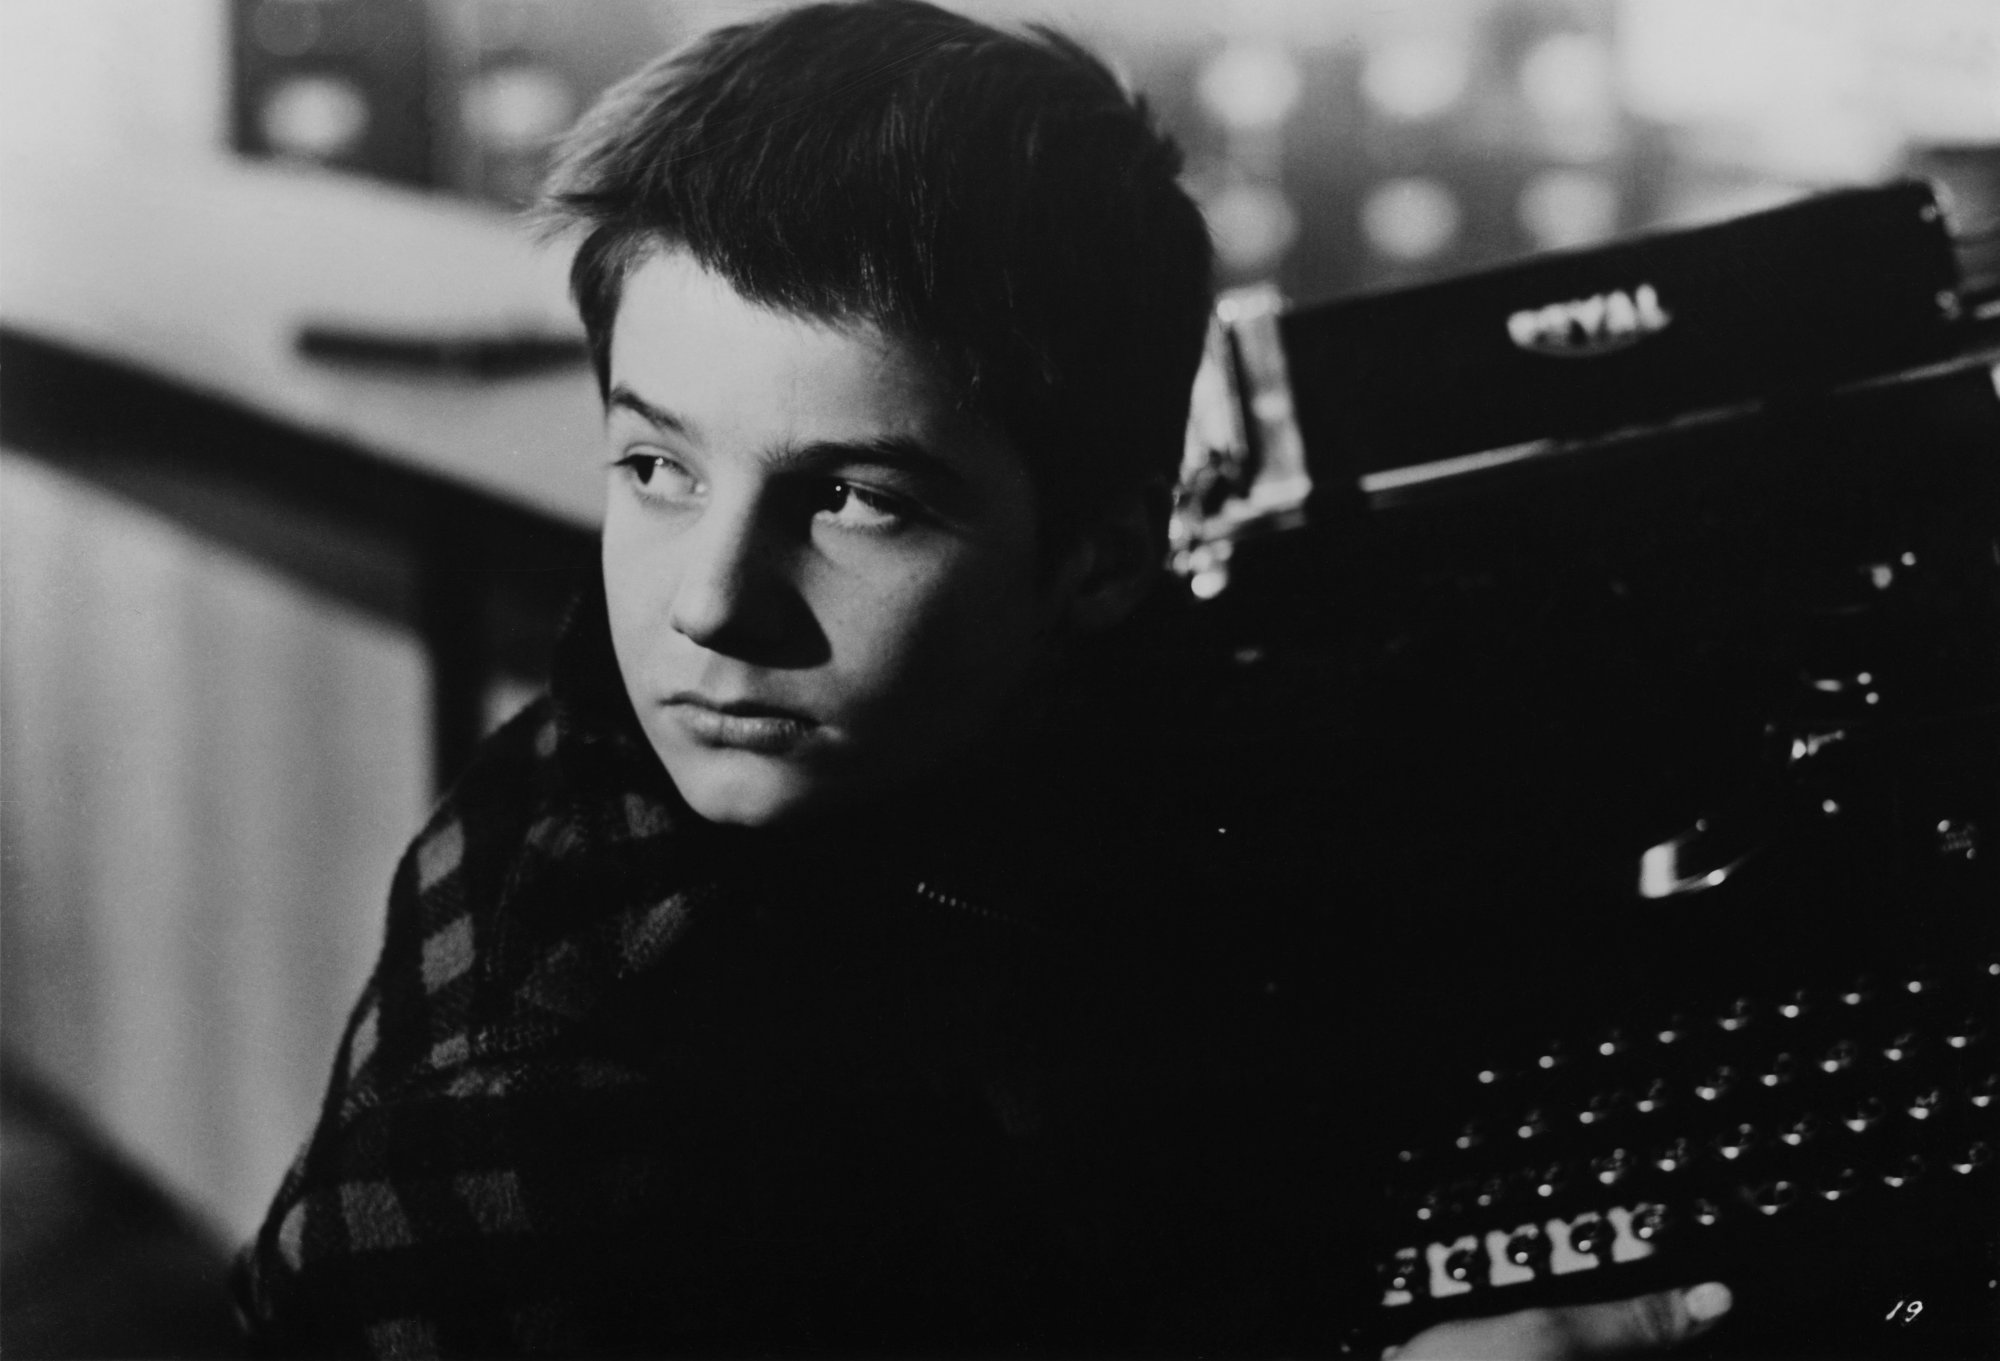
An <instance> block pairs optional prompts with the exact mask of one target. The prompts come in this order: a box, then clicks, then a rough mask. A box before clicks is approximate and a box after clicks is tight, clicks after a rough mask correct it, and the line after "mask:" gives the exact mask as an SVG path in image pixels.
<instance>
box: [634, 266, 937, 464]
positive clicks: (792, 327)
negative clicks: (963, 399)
mask: <svg viewBox="0 0 2000 1361" xmlns="http://www.w3.org/2000/svg"><path fill="white" fill-rule="evenodd" d="M611 378H612V382H613V385H614V387H615V386H618V385H623V386H625V387H626V388H628V389H631V390H633V391H635V392H639V393H640V394H641V395H645V390H646V389H648V388H651V387H660V386H665V387H685V386H686V385H688V384H691V383H694V382H696V380H699V381H700V384H701V387H702V388H703V389H706V391H703V390H695V391H682V392H680V393H679V394H677V395H679V396H680V397H681V398H682V399H683V400H685V401H699V400H701V399H702V398H703V397H704V396H706V395H707V392H711V391H716V390H717V389H719V390H720V391H722V392H735V391H737V390H738V389H742V388H753V389H754V388H762V389H764V390H765V393H766V396H767V398H768V399H769V400H771V401H775V402H786V401H793V400H795V399H797V398H800V397H806V396H813V395H817V396H819V397H820V398H822V399H825V398H828V397H831V396H834V395H836V394H837V395H839V396H841V397H843V398H846V399H847V401H848V405H850V406H852V405H854V404H855V403H859V404H860V405H861V406H862V407H865V409H867V410H868V411H869V412H870V414H872V415H873V416H875V417H876V418H878V419H886V420H893V421H895V422H896V423H898V424H904V423H922V424H934V423H942V422H944V421H947V420H949V419H950V418H951V417H952V416H954V415H955V414H956V409H955V404H954V403H953V401H952V400H951V394H950V393H949V392H948V391H947V390H946V386H945V384H944V383H943V381H942V380H941V378H940V377H939V375H938V374H937V373H936V372H935V369H934V367H933V366H932V365H930V364H928V363H927V362H925V360H924V358H923V356H922V355H921V352H920V351H919V350H918V349H917V348H916V347H915V346H912V345H910V344H908V343H907V342H905V341H903V340H901V339H900V338H898V337H895V336H893V335H891V334H889V333H888V332H887V331H885V330H884V329H883V328H882V327H880V326H878V325H875V324H874V323H872V322H869V321H866V320H860V319H845V318H840V319H836V318H827V317H817V316H810V315H806V314H802V313H798V312H793V311H788V310H785V309H781V308H777V307H773V306H770V305H769V304H766V303H763V302H761V301H758V300H755V299H751V298H748V297H745V296H744V295H743V294H742V293H740V292H738V291H737V289H736V288H735V287H734V286H733V285H732V284H731V283H730V282H729V281H728V280H727V279H725V278H724V277H723V276H721V275H720V274H718V273H716V272H715V271H713V270H710V269H708V268H707V267H705V266H704V265H702V264H701V263H700V261H698V260H696V259H695V258H694V256H693V255H691V254H690V253H689V252H687V251H685V250H682V249H678V248H663V249H661V250H657V251H654V252H652V253H651V254H649V255H648V256H646V257H645V258H644V259H642V260H641V261H639V262H638V263H637V264H636V265H635V266H634V267H633V268H632V270H631V271H630V273H629V274H628V276H627V278H626V280H625V286H624V288H623V289H622V290H621V295H620V299H619V306H618V312H617V315H616V317H615V319H614V322H613V327H612V339H611ZM662 395H665V394H662ZM847 414H854V413H853V412H852V411H849V412H848V413H847Z"/></svg>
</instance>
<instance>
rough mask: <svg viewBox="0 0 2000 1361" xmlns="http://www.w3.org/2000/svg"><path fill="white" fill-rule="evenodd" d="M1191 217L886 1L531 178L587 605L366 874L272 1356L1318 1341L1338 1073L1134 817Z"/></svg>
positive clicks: (269, 1329)
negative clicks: (582, 468) (370, 921)
mask: <svg viewBox="0 0 2000 1361" xmlns="http://www.w3.org/2000/svg"><path fill="white" fill-rule="evenodd" d="M1178 168H1179V167H1178V157H1177V153H1176V152H1175V150H1174V148H1173V147H1172V145H1171V144H1170V143H1169V142H1167V141H1166V140H1165V139H1164V138H1162V137H1160V136H1159V135H1158V134H1156V133H1155V132H1154V131H1153V130H1152V129H1151V127H1150V126H1149V124H1148V121H1147V119H1146V116H1145V113H1144V110H1143V107H1142V106H1140V105H1139V104H1138V103H1137V102H1136V101H1134V100H1132V99H1130V98H1128V97H1127V96H1126V95H1125V94H1124V93H1123V92H1122V91H1121V90H1120V89H1119V87H1118V85H1117V83H1116V81H1115V80H1114V79H1113V78H1112V77H1111V75H1110V74H1109V73H1108V72H1107V71H1106V70H1105V69H1104V68H1103V67H1102V66H1101V65H1100V64H1098V63H1097V62H1096V61H1095V60H1094V59H1092V58H1090V57H1089V56H1087V55H1086V54H1084V53H1083V52H1082V51H1080V50H1079V49H1077V48H1075V47H1074V46H1072V45H1071V44H1069V43H1068V42H1066V41H1064V40H1062V39H1060V38H1058V37H1055V36H1053V35H1051V34H1048V33H1037V34H1035V35H1034V36H1030V37H1014V36H1008V35H1004V34H1000V33H996V32H994V31H992V30H989V29H986V28H984V27H982V26H980V25H977V24H975V23H972V22H970V21H968V20H965V19H962V18H959V17H957V16H953V15H950V14H947V13H945V12H942V11H939V10H936V9H933V8H930V7H928V6H925V5H922V4H918V3H914V2H913V0H874V2H873V3H866V4H861V5H854V6H838V5H836V6H814V7H811V8H807V9H802V10H796V11H792V12H789V13H785V14H781V15H778V16H776V17H773V18H770V19H766V20H762V21H759V22H755V23H750V24H744V25H740V26H736V27H731V28H726V29H722V30H719V31H717V32H714V33H711V34H709V35H707V36H705V37H703V38H701V39H699V40H698V41H697V42H696V43H694V44H693V45H692V46H691V47H689V48H687V49H686V50H684V51H683V52H681V53H679V54H676V55H675V56H673V57H671V58H669V59H667V60H665V61H663V62H660V63H656V64H655V65H654V66H652V67H650V68H648V69H647V70H646V71H644V72H642V73H641V74H640V75H638V76H636V77H634V78H633V79H632V80H631V81H629V82H627V83H626V84H625V85H623V86H621V87H619V88H618V89H617V90H615V91H613V92H612V93H611V94H610V95H609V96H607V97H606V99H605V100H604V102H603V103H602V104H601V105H600V106H599V107H598V108H597V109H596V110H595V111H594V112H593V113H592V114H591V115H590V116H589V117H588V118H587V119H586V120H585V122H584V123H583V125H582V126H581V127H580V128H579V129H578V130H577V132H576V133H575V134H573V136H572V139H571V141H570V143H569V145H568V146H567V148H566V149H565V152H564V154H563V156H562V158H561V160H560V162H559V164H558V167H557V169H556V171H555V173H554V177H553V181H552V185H551V189H550V193H549V211H550V213H551V216H552V218H553V219H554V221H555V222H556V223H557V224H559V225H561V226H564V227H567V228H570V229H574V230H576V231H578V233H579V234H580V238H581V239H580V245H579V247H578V252H577V257H576V264H575V267H574V271H573V275H572V282H573V287H574V291H575V294H576V297H577V301H578V304H579V307H580V310H581V312H582V314H583V318H584V322H585V325H586V327H587V329H588V332H589V335H590V340H591V346H592V354H593V357H594V360H595V364H596V369H597V375H598V379H599V383H600V387H601V390H602V392H603V395H604V398H605V405H606V412H607V424H606V429H607V441H608V452H607V464H608V478H609V490H608V500H607V510H606V517H605V527H604V560H603V562H604V574H603V590H602V592H601V594H600V593H597V592H592V593H590V595H589V597H588V598H587V599H586V600H585V601H584V602H583V604H582V606H581V607H580V609H579V610H578V612H577V614H576V617H575V618H574V619H573V620H572V622H571V626H570V628H569V630H568V632H567V634H566V636H565V638H564V640H563V643H562V645H561V648H560V651H559V655H558V658H557V661H556V665H555V668H554V672H553V676H552V682H551V694H550V697H549V698H548V699H547V700H545V701H543V702H541V703H539V704H537V705H536V706H534V707H532V708H531V709H529V710H528V711H527V712H526V713H525V714H523V715H522V716H521V717H520V718H518V719H517V720H515V721H514V722H513V723H511V724H509V725H508V726H507V727H506V728H505V729H504V730H503V731H502V732H501V733H499V734H498V735H496V737H495V738H494V739H492V740H491V741H490V742H489V743H488V744H487V746H486V747H485V748H484V749H483V750H482V752H481V754H480V756H479V758H478V759H477V760H476V762H475V763H474V765H473V767H472V769H471V770H470V771H469V772H468V773H467V774H466V776H465V777H464V778H463V780H462V781H461V782H460V784H459V785H458V787H457V788H456V789H455V790H454V792H453V793H452V794H451V795H450V796H449V797H448V798H447V800H446V801H445V803H444V805H443V806H442V808H440V810H439V811H438V812H437V814H436V815H435V816H434V817H433V819H432V821H431V823H430V825H429V826H428V827H427V828H426V829H425V831H424V832H423V833H422V834H421V835H420V836H419V838H418V840H417V841H416V843H415V845H414V846H413V847H412V848H411V850H410V852H409V854H408V855H407V856H406V857H405V859H404V861H403V863H402V865H401V866H400V867H399V869H398V872H397V876H396V881H395V886H394V890H393V895H392V901H391V909H390V917H389V925H388V931H387V939H386V942H385V947H384V951H383V955H382V959H381V962H380V963H379V965H378V966H377V969H376V972H375V974H374V976H373V977H372V979H371V981H370V983H369V985H368V987H367V989H366V991H365V992H364V995H363V997H362V999H361V1001H360V1003H359V1005H358V1006H357V1008H356V1011H355V1016H354V1019H353V1021H352V1023H351V1024H350V1027H349V1030H348V1033H347V1036H346V1038H345V1040H344V1041H343V1044H342V1046H341V1050H340V1052H339V1054H338V1056H337V1058H336V1066H335V1073H334V1078H333V1083H332V1087H331V1090H330V1092H329V1095H328V1098H327V1101H326V1105H325V1108H324V1112H323V1115H322V1118H321V1123H320V1126H319V1128H318V1130H317V1131H316V1133H315V1134H314V1136H313V1138H312V1140H311V1142H310V1143H309V1145H308V1147H307V1148H306V1150H305V1151H304V1153H303V1154H302V1155H301V1158H300V1161H299V1163H298V1164H297V1166H296V1167H295V1168H294V1170H293V1171H292V1173H291V1174H290V1175H288V1177H287V1179H286V1181H285V1184H284V1186H283V1187H282V1188H281V1189H280V1192H279V1194H278V1197H277V1200H276V1202H275V1204H274V1205H273V1207H272V1210H271V1214H270V1217H269V1220H268V1222H267V1224H266V1226H265V1228H264V1229H263V1231H262V1232H261V1233H260V1234H259V1236H258V1238H257V1240H256V1241H255V1243H253V1244H252V1246H251V1248H250V1249H249V1250H248V1251H247V1252H246V1254H245V1256H244V1259H243V1264H242V1267H241V1270H240V1275H239V1299H240V1301H241V1303H242V1305H243V1308H244V1312H245V1314H246V1317H247V1318H248V1320H249V1322H250V1326H251V1329H252V1332H253V1336H254V1337H255V1338H256V1339H257V1340H258V1341H259V1342H260V1343H261V1344H262V1345H264V1346H265V1347H267V1348H269V1349H272V1350H315V1351H340V1352H370V1353H374V1354H383V1355H426V1354H435V1353H445V1352H452V1353H463V1354H480V1355H495V1354H501V1353H518V1352H553V1353H565V1354H607V1353H624V1352H652V1353H659V1352H671V1351H688V1352H695V1353H700V1354H710V1353H717V1352H724V1351H728V1352H736V1351H765V1352H768V1351H780V1352H805V1353H812V1354H824V1353H828V1352H851V1351H867V1352H870V1353H878V1352H892V1351H923V1352H953V1353H959V1352H965V1351H969V1350H979V1351H992V1350H997V1349H1002V1348H1004V1349H1007V1350H1013V1351H1020V1350H1030V1351H1055V1352H1065V1353H1071V1354H1075V1353H1078V1352H1105V1351H1111V1350H1117V1351H1132V1350H1139V1351H1159V1352H1165V1351H1185V1350H1211V1351H1213V1350H1216V1349H1223V1350H1227V1351H1229V1352H1244V1351H1276V1350H1279V1349H1284V1348H1292V1347H1317V1348H1319V1349H1324V1348H1326V1347H1327V1346H1328V1344H1329V1342H1330V1341H1331V1340H1332V1339H1334V1338H1335V1337H1336V1336H1337V1331H1336V1322H1335V1321H1336V1319H1337V1317H1338V1314H1339V1312H1340V1310H1341V1308H1342V1307H1343V1306H1342V1301H1341V1299H1340V1295H1339V1288H1338V1284H1337V1283H1339V1282H1342V1281H1347V1282H1351V1283H1353V1284H1354V1287H1355V1289H1356V1290H1357V1291H1359V1290H1365V1288H1366V1281H1365V1278H1364V1277H1363V1276H1362V1274H1361V1273H1360V1272H1359V1271H1358V1270H1357V1269H1356V1266H1355V1264H1354V1263H1350V1262H1349V1261H1348V1260H1347V1257H1346V1253H1347V1251H1348V1250H1349V1246H1350V1245H1348V1244H1346V1243H1344V1242H1343V1241H1342V1235H1341V1234H1340V1232H1339V1225H1340V1223H1341V1220H1342V1214H1341V1210H1340V1196H1341V1195H1342V1194H1344V1192H1343V1188H1342V1177H1341V1175H1340V1173H1342V1172H1343V1171H1345V1170H1346V1169H1345V1167H1344V1160H1343V1157H1342V1155H1341V1153H1340V1151H1339V1150H1338V1149H1337V1148H1336V1147H1334V1146H1333V1145H1332V1144H1331V1143H1330V1142H1329V1140H1330V1136H1329V1134H1328V1131H1329V1130H1331V1129H1332V1128H1333V1127H1334V1122H1333V1121H1332V1120H1330V1119H1329V1118H1328V1116H1327V1112H1328V1111H1329V1110H1330V1109H1332V1106H1333V1095H1334V1090H1335V1087H1334V1084H1333V1081H1332V1078H1331V1077H1330V1076H1329V1075H1328V1074H1329V1064H1328V1063H1327V1062H1326V1061H1325V1060H1324V1058H1323V1057H1322V1056H1323V1055H1324V1054H1325V1053H1327V1052H1329V1051H1330V1050H1331V1049H1332V1046H1331V1045H1330V1044H1329V1043H1327V1042H1326V1041H1324V1040H1321V1039H1317V1038H1315V1032H1314V1028H1313V1026H1312V1025H1311V1024H1309V1017H1308V1016H1307V1015H1306V1014H1305V1013H1304V1012H1303V1011H1302V1010H1300V1009H1299V1008H1298V1007H1297V1006H1296V1004H1295V1003H1293V1002H1292V1000H1291V999H1292V998H1293V997H1294V996H1295V995H1297V990H1295V989H1292V988H1290V987H1289V986H1286V985H1285V984H1284V982H1283V980H1282V979H1281V977H1280V971H1279V970H1278V969H1277V967H1276V966H1275V965H1273V964H1272V962H1271V959H1272V956H1273V954H1274V953H1275V952H1274V951H1272V950H1271V949H1270V948H1269V946H1268V942H1266V941H1264V940H1262V939H1261V938H1260V937H1259V935H1258V933H1257V931H1255V930H1253V929H1251V926H1250V923H1248V922H1247V921H1245V920H1239V919H1240V918H1247V916H1248V915H1249V913H1248V911H1247V910H1246V911H1232V912H1231V913H1230V914H1228V920H1217V919H1216V918H1217V917H1218V916H1220V915H1221V914H1217V913H1215V912H1213V910H1212V907H1213V905H1214V904H1216V903H1218V902H1229V903H1230V904H1231V906H1232V908H1234V907H1235V899H1234V897H1233V895H1231V894H1230V893H1229V888H1230V886H1231V885H1232V884H1234V883H1235V882H1236V880H1235V879H1234V878H1233V877H1232V876H1234V875H1235V874H1236V872H1237V871H1236V870H1235V869H1232V868H1231V867H1230V866H1228V865H1227V864H1226V863H1225V862H1224V859H1223V857H1222V855H1221V853H1220V850H1221V846H1220V842H1221V840H1222V838H1220V837H1218V835H1217V831H1216V829H1215V827H1214V826H1213V825H1212V822H1213V820H1212V819H1209V818H1205V817H1203V816H1202V814H1201V810H1200V807H1199V804H1198V803H1197V802H1196V801H1193V800H1191V799H1189V798H1186V797H1183V796H1180V795H1178V794H1176V793H1175V788H1174V785H1173V782H1172V781H1171V779H1170V778H1169V777H1170V776H1171V773H1172V769H1173V763H1172V760H1171V757H1172V754H1173V752H1174V751H1175V750H1176V747H1177V743H1178V742H1180V741H1181V740H1182V739H1181V737H1180V735H1179V734H1180V732H1181V729H1182V728H1183V727H1184V726H1185V723H1186V717H1185V716H1186V715H1187V714H1188V713H1189V712H1191V710H1192V707H1193V706H1194V704H1195V703H1196V702H1197V699H1198V692H1199V687H1200V683H1201V682H1200V678H1199V677H1198V676H1196V675H1194V674H1192V672H1193V668H1192V667H1190V666H1189V665H1187V664H1186V663H1185V661H1184V660H1183V659H1181V658H1180V657H1179V656H1178V655H1177V654H1178V650H1179V649H1178V646H1177V643H1176V641H1175V640H1176V637H1177V634H1176V627H1177V626H1176V624H1175V622H1174V619H1173V616H1174V615H1175V613H1176V607H1177V601H1176V598H1175V597H1174V595H1173V594H1172V593H1170V592H1166V591H1163V590H1160V589H1158V583H1157V577H1158V576H1159V570H1158V564H1159V562H1160V561H1161V559H1162V549H1163V527H1164V520H1165V509H1166V505H1167V498H1168V488H1169V486H1170V483H1171V479H1172V477H1173V474H1174V471H1175V467H1176V464H1177V462H1178V458H1179V454H1180V448H1181V437H1182V430H1183V428H1184V424H1185V420H1186V408H1187V400H1188V393H1189V389H1190V386H1191V382H1192V377H1193V372H1194V368H1195V364H1196V361H1197V357H1198V354H1199V351H1200V348H1201V344H1202V338H1203V332H1204V328H1205V325H1206V321H1207V315H1208V309H1209V296H1210V261H1209V251H1208V242H1207V237H1206V233H1205V231H1204V228H1203V225H1202V222H1201V219H1200V217H1199V215H1198V213H1197V212H1196V210H1195V208H1194V206H1193V205H1192V203H1191V202H1190V201H1189V200H1188V199H1187V197H1186V195H1185V194H1184V193H1183V192H1182V191H1181V190H1180V189H1179V187H1178V186H1177V184H1176V182H1175V176H1176V173H1177V171H1178ZM1359 1297H1360V1296H1359V1295H1357V1298H1359Z"/></svg>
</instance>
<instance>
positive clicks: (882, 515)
mask: <svg viewBox="0 0 2000 1361" xmlns="http://www.w3.org/2000/svg"><path fill="white" fill-rule="evenodd" d="M813 513H814V514H815V515H818V516H823V517H825V519H826V520H827V521H828V522H830V523H832V524H835V525H838V526H839V527H841V528H842V529H875V530H886V529H895V528H898V527H900V526H901V525H903V524H904V523H905V522H906V521H908V520H909V519H910V518H911V517H912V515H913V514H914V507H912V506H911V505H910V503H909V502H907V501H905V500H904V499H903V498H902V497H900V496H892V495H890V494H889V493H888V492H883V491H877V490H875V489H873V488H871V487H857V486H855V485H854V484H853V483H852V482H843V481H840V480H839V479H837V478H836V479H830V480H828V481H826V482H823V483H821V484H820V485H819V486H818V488H816V489H815V491H814V494H813Z"/></svg>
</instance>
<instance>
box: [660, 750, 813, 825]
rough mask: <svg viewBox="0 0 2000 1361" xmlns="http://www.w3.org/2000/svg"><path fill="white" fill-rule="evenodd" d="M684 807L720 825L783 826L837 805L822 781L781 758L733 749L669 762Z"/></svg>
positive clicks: (804, 820) (669, 770)
mask: <svg viewBox="0 0 2000 1361" xmlns="http://www.w3.org/2000/svg"><path fill="white" fill-rule="evenodd" d="M667 773H668V774H669V775H670V776H672V777H673V781H674V786H675V787H676V788H677V789H679V790H680V793H681V797H682V798H683V799H685V800H686V801H687V805H688V807H690V808H692V809H693V810H694V811H695V813H696V814H697V815H698V816H700V817H701V818H703V819H705V820H706V821H709V822H713V823H716V824H718V825H720V826H725V827H788V826H794V825H796V824H798V823H801V822H809V821H811V820H813V819H814V818H815V817H816V816H819V815H821V814H823V813H825V812H826V811H827V809H828V808H829V806H830V805H833V804H836V803H838V798H837V797H836V796H835V795H834V793H833V791H831V790H829V789H827V788H825V787H824V782H823V781H820V780H815V779H813V778H812V777H810V776H809V775H807V774H806V773H805V772H802V771H799V770H797V769H794V768H791V767H789V766H787V765H785V764H784V763H782V762H778V761H773V760H770V759H768V758H764V757H758V756H751V755H747V754H745V753H741V752H736V753H730V754H728V755H726V756H719V755H716V754H708V755H705V756H704V757H701V758H697V759H695V760H692V761H689V760H681V761H675V762H670V763H668V766H667Z"/></svg>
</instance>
